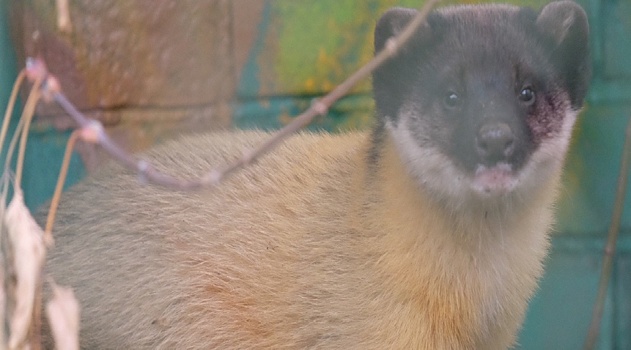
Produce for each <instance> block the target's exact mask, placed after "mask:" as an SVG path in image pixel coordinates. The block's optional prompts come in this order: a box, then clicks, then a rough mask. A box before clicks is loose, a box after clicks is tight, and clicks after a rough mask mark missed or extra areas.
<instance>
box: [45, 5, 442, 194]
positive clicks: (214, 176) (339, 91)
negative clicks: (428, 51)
mask: <svg viewBox="0 0 631 350" xmlns="http://www.w3.org/2000/svg"><path fill="white" fill-rule="evenodd" d="M438 1H440V0H428V1H427V2H426V3H425V4H424V6H423V7H422V8H421V10H420V11H419V13H418V14H417V15H416V16H415V17H414V18H413V19H412V21H411V22H410V23H409V24H408V25H407V26H406V27H405V29H404V30H403V31H402V32H401V33H400V34H399V35H398V36H396V37H392V38H390V39H388V41H387V43H386V45H385V48H384V50H382V51H381V52H379V53H378V54H377V55H376V56H375V57H374V58H373V59H372V60H371V61H370V62H368V63H367V64H366V65H365V66H363V67H361V68H360V69H359V70H358V71H357V72H355V73H354V74H353V75H351V76H350V77H349V78H348V79H346V80H345V81H344V82H343V83H342V84H340V85H338V86H337V87H336V88H335V89H333V91H331V92H330V93H329V94H327V95H326V96H324V97H322V98H321V99H319V100H316V101H314V103H313V104H312V105H311V107H310V108H309V109H307V110H306V111H304V112H303V113H302V114H300V115H299V116H297V117H296V118H295V119H294V120H293V121H292V122H291V123H289V124H288V125H286V126H285V127H283V128H282V129H280V130H279V131H278V132H276V134H275V135H274V136H273V137H271V138H270V139H269V140H267V141H266V142H264V143H263V144H261V145H260V146H259V147H257V148H256V149H253V150H250V151H246V152H244V154H243V155H242V157H241V158H239V159H237V160H235V161H234V162H233V163H231V164H229V165H228V166H226V167H224V168H222V169H220V170H212V171H210V172H209V173H208V174H207V175H205V176H203V177H202V178H200V179H195V180H184V179H177V178H174V177H171V176H168V175H165V174H162V173H159V172H157V171H156V170H155V169H154V168H153V167H152V166H151V164H149V163H147V162H146V161H144V160H138V159H136V158H134V157H132V156H130V155H129V154H128V153H127V152H125V151H124V150H123V149H122V148H120V147H119V146H118V145H117V144H115V143H114V142H113V141H112V140H111V139H110V138H109V137H108V136H107V134H106V133H105V131H104V129H103V126H102V125H101V124H100V123H99V122H97V121H93V120H90V119H88V118H86V117H85V116H84V115H83V114H81V112H79V111H78V110H77V109H76V108H75V107H74V106H73V105H72V103H70V101H68V99H67V98H66V97H65V95H64V94H63V93H61V91H59V90H57V91H52V92H51V91H48V92H47V93H50V94H51V97H52V99H53V100H54V101H55V102H56V103H57V104H59V105H60V106H61V107H62V108H63V109H64V110H65V111H66V112H67V113H68V114H69V115H70V116H71V117H72V118H73V119H74V120H75V122H76V123H77V124H78V125H79V127H80V128H90V129H92V131H93V133H94V134H95V135H96V136H97V137H96V140H95V142H96V143H98V144H99V145H100V146H101V147H102V148H103V149H104V150H105V151H106V152H108V153H109V154H110V155H111V156H112V157H114V158H115V159H116V160H118V161H119V162H120V163H122V164H123V165H124V166H126V167H128V168H130V169H133V170H134V171H136V172H137V173H138V174H140V176H141V179H144V180H148V181H150V182H152V183H156V184H159V185H163V186H166V187H171V188H177V189H183V190H188V189H196V188H200V187H203V186H210V185H217V184H218V183H219V182H220V181H222V180H223V179H225V178H226V177H227V176H229V175H230V174H232V173H233V172H234V171H236V170H238V169H240V168H242V167H243V166H246V165H248V164H250V163H252V162H254V161H256V159H258V158H259V157H260V156H262V155H264V154H266V153H267V152H269V151H271V150H272V149H273V148H274V147H276V146H277V145H278V144H280V143H281V142H282V141H283V140H284V139H285V138H287V136H289V135H291V134H292V133H294V132H296V131H298V130H300V129H302V128H303V127H305V126H306V125H308V124H309V123H311V122H312V121H313V119H314V118H315V117H317V116H319V115H325V114H326V113H327V111H328V110H329V108H330V107H331V106H332V105H333V103H335V102H336V101H337V100H339V99H340V98H341V97H343V96H344V95H345V94H347V93H348V91H350V90H351V89H352V88H353V87H354V86H355V85H357V83H358V82H359V81H361V80H362V79H364V78H367V77H368V76H369V75H370V74H371V73H372V72H373V71H374V70H375V69H377V68H378V67H379V66H380V65H381V64H383V63H384V62H385V61H386V60H387V59H389V58H390V57H392V56H394V55H396V54H397V52H398V51H399V50H400V48H401V47H402V46H404V45H405V43H406V42H407V41H408V40H409V39H410V38H411V37H412V36H413V35H414V33H415V32H416V30H417V29H418V28H419V26H420V25H421V24H423V23H424V22H425V19H426V18H427V16H428V14H429V12H430V11H431V9H432V8H433V6H434V5H435V4H436V3H438ZM47 85H54V84H47Z"/></svg>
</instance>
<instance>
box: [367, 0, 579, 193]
mask: <svg viewBox="0 0 631 350" xmlns="http://www.w3.org/2000/svg"><path fill="white" fill-rule="evenodd" d="M415 14H416V11H415V10H409V9H392V10H390V11H388V12H387V13H386V14H385V15H384V16H383V17H382V18H381V19H380V20H379V22H378V24H377V28H376V30H375V48H376V50H381V49H382V48H383V47H384V46H385V45H386V41H387V40H388V39H389V38H390V37H392V36H393V35H396V34H398V33H399V32H400V31H401V30H402V29H403V28H404V26H405V25H406V24H407V23H408V22H409V21H410V20H411V18H412V17H413V16H414V15H415ZM588 37H589V27H588V24H587V17H586V15H585V12H584V11H583V10H582V9H581V8H580V7H579V6H578V5H577V4H575V3H573V2H571V1H560V2H553V3H551V4H549V5H547V6H545V7H544V8H543V9H542V10H541V11H540V12H539V13H536V12H535V11H533V10H530V9H527V8H520V7H514V6H508V5H483V6H459V7H449V8H444V9H441V10H438V11H435V12H433V13H432V14H431V15H430V16H429V18H428V20H427V23H426V24H425V25H424V26H423V27H422V28H420V29H419V30H418V32H417V33H416V34H415V36H414V37H413V39H412V40H411V42H410V43H409V44H407V45H406V46H405V47H403V48H402V50H401V51H400V52H399V53H398V54H397V55H396V56H395V57H394V58H393V59H391V60H390V61H388V62H387V63H386V64H385V65H384V66H382V67H381V68H379V69H378V70H377V71H376V72H375V74H374V76H373V85H374V94H375V101H376V107H377V113H378V117H379V118H380V119H379V123H380V126H382V127H383V128H382V129H381V130H383V131H384V132H386V133H388V134H389V136H390V137H391V138H392V139H393V141H394V143H395V144H396V146H397V149H398V151H399V153H400V155H401V159H402V161H403V162H404V163H405V164H406V166H407V168H408V169H409V171H410V174H411V175H412V176H414V177H415V178H416V179H417V180H418V182H419V184H420V185H421V186H422V187H423V188H425V189H426V190H427V191H428V192H429V193H430V194H432V195H433V196H434V197H437V198H440V199H452V200H455V201H458V200H463V199H466V198H473V199H476V200H480V199H482V200H486V199H489V198H504V197H506V196H507V195H512V194H519V196H520V197H521V196H522V195H525V194H527V193H528V192H530V191H532V190H533V189H536V188H537V186H540V184H541V183H543V182H546V181H547V180H548V178H550V176H551V175H552V174H555V173H558V171H559V169H560V167H561V165H562V161H563V158H564V156H565V153H566V149H567V145H568V141H569V138H570V134H571V129H572V126H573V124H574V121H575V118H576V114H577V112H578V110H579V109H580V107H581V106H582V104H583V100H584V98H585V94H586V90H587V85H588V81H589V78H590V60H589V47H588Z"/></svg>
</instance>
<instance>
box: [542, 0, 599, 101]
mask: <svg viewBox="0 0 631 350" xmlns="http://www.w3.org/2000/svg"><path fill="white" fill-rule="evenodd" d="M536 23H537V24H536V25H537V28H538V30H539V32H540V33H541V34H542V35H543V36H544V37H546V38H547V39H548V40H549V42H550V43H551V45H552V46H553V47H552V48H551V49H552V50H551V52H552V59H553V62H554V64H555V65H556V66H557V69H559V71H560V73H561V74H562V75H563V78H564V80H565V81H566V84H567V88H568V89H569V91H570V94H571V98H572V104H573V106H574V107H580V106H581V105H582V103H583V99H584V97H585V94H586V93H587V85H588V82H589V79H590V77H591V62H590V54H589V24H588V23H587V15H586V14H585V11H583V9H582V8H581V7H580V6H579V5H578V4H576V3H574V2H573V1H568V0H565V1H557V2H552V3H550V4H548V5H546V6H545V7H544V8H543V9H541V12H540V13H539V16H538V17H537V22H536Z"/></svg>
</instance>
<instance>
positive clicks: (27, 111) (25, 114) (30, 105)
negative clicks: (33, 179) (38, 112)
mask: <svg viewBox="0 0 631 350" xmlns="http://www.w3.org/2000/svg"><path fill="white" fill-rule="evenodd" d="M41 85H42V79H41V78H39V79H37V80H35V84H33V89H32V90H31V93H30V94H29V96H28V99H27V100H26V103H25V105H24V110H23V111H22V116H21V117H20V119H21V120H23V121H24V126H23V127H22V137H20V149H19V151H18V159H17V165H16V166H15V184H16V186H20V184H21V183H22V171H23V170H24V155H25V153H26V141H27V140H28V131H29V129H30V127H31V121H32V120H33V114H35V107H36V106H37V101H38V100H39V97H40V94H41V92H40V86H41ZM16 133H18V132H17V131H16Z"/></svg>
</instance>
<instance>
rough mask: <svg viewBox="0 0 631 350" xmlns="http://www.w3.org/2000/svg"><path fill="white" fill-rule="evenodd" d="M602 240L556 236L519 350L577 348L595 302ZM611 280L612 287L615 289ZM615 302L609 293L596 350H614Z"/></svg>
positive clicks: (612, 292)
mask: <svg viewBox="0 0 631 350" xmlns="http://www.w3.org/2000/svg"><path fill="white" fill-rule="evenodd" d="M603 246H604V244H603V241H602V240H601V239H597V238H591V237H573V236H568V235H563V236H557V237H554V239H553V250H552V253H551V254H550V257H549V258H548V260H547V262H546V272H545V275H544V277H543V279H542V281H541V284H540V289H539V291H538V293H537V294H536V295H535V297H534V298H533V300H532V301H531V303H530V305H529V309H528V314H527V317H526V322H525V323H524V328H523V329H522V332H521V334H520V337H519V344H520V345H519V347H518V348H519V349H555V350H563V349H568V350H570V349H580V348H582V344H583V342H584V341H585V336H586V334H587V328H588V326H589V322H590V320H591V313H592V306H593V304H594V300H595V298H596V286H597V285H598V279H599V277H600V268H601V261H602V248H603ZM615 283H616V282H615V278H614V279H613V280H612V283H611V285H612V287H613V286H614V285H615ZM616 307H617V303H616V300H615V299H614V290H613V288H610V289H609V297H608V299H607V302H606V305H605V313H604V316H603V323H602V331H601V336H600V338H599V342H598V349H622V348H618V347H614V342H615V339H616V333H617V332H620V331H619V330H617V329H615V328H614V324H615V323H616V322H615V319H614V315H615V311H616Z"/></svg>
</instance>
